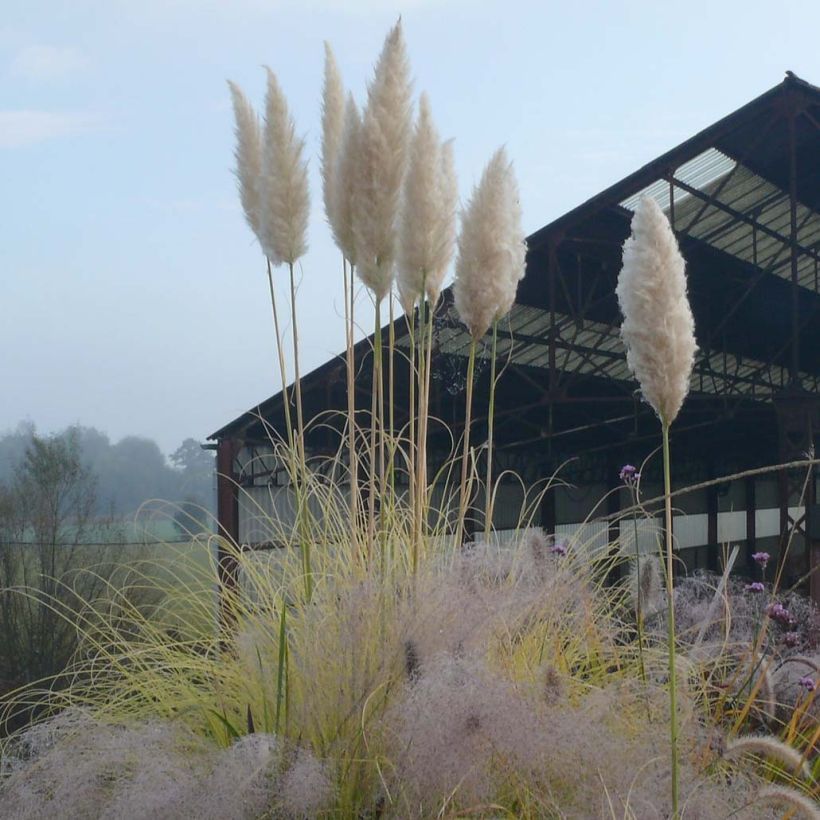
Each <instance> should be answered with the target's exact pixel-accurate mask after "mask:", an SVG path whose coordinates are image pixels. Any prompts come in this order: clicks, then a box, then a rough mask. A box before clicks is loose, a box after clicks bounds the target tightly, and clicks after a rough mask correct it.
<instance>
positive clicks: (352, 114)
mask: <svg viewBox="0 0 820 820" xmlns="http://www.w3.org/2000/svg"><path fill="white" fill-rule="evenodd" d="M361 127H362V123H361V117H360V116H359V109H358V107H357V106H356V101H355V100H354V99H353V95H352V94H349V95H348V97H347V103H346V104H345V114H344V126H343V129H342V136H341V141H340V144H339V153H338V156H337V158H336V169H335V172H334V173H335V177H336V178H335V182H334V184H333V185H332V186H331V194H332V198H333V201H332V203H331V205H332V207H331V212H332V213H333V218H332V219H331V221H330V226H331V228H332V229H333V238H334V239H335V241H336V245H337V246H338V247H339V250H341V252H342V255H343V256H344V258H345V259H347V261H348V262H349V263H350V264H351V265H355V264H356V239H355V233H354V231H353V209H354V203H355V198H354V197H355V190H356V173H357V168H358V162H359V135H360V132H361Z"/></svg>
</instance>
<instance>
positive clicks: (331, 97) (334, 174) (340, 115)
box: [322, 43, 345, 233]
mask: <svg viewBox="0 0 820 820" xmlns="http://www.w3.org/2000/svg"><path fill="white" fill-rule="evenodd" d="M344 127H345V96H344V87H343V86H342V78H341V75H340V74H339V67H338V65H337V64H336V58H335V57H334V56H333V50H332V49H331V48H330V44H329V43H325V84H324V88H323V89H322V193H323V195H324V200H325V214H326V215H327V221H328V222H329V223H330V225H331V228H332V229H333V232H334V233H336V232H337V231H336V228H335V227H333V226H334V223H336V222H337V220H338V217H337V214H336V210H335V209H336V204H337V202H338V197H337V195H336V191H335V189H336V186H337V184H338V182H337V180H338V170H339V151H340V150H341V147H342V137H343V136H344Z"/></svg>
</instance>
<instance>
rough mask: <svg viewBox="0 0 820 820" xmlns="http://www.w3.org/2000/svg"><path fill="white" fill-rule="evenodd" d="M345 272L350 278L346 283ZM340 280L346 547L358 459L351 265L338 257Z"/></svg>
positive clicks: (354, 518) (354, 525) (354, 526)
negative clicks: (347, 513) (347, 511)
mask: <svg viewBox="0 0 820 820" xmlns="http://www.w3.org/2000/svg"><path fill="white" fill-rule="evenodd" d="M348 269H349V271H350V277H349V281H348ZM342 276H343V281H344V304H345V348H346V354H345V364H346V370H347V459H348V481H349V488H350V489H349V502H350V545H351V548H355V547H356V544H357V542H358V533H359V526H358V517H359V458H358V454H357V452H356V362H355V352H354V350H353V347H354V335H353V331H354V319H353V303H354V296H355V293H354V281H355V280H354V278H353V265H350V266H348V264H347V260H346V259H345V257H344V255H342Z"/></svg>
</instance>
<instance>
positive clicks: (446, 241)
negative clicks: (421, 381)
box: [398, 94, 458, 309]
mask: <svg viewBox="0 0 820 820" xmlns="http://www.w3.org/2000/svg"><path fill="white" fill-rule="evenodd" d="M457 196H458V191H457V186H456V178H455V168H454V163H453V151H452V143H451V142H448V143H447V144H446V145H442V144H441V141H440V139H439V136H438V133H437V132H436V128H435V125H434V124H433V117H432V114H431V113H430V103H429V101H428V99H427V95H426V94H422V95H421V99H420V101H419V116H418V121H417V122H416V127H415V130H414V132H413V137H412V140H411V142H410V157H409V162H408V167H407V177H406V178H405V182H404V197H403V201H402V208H401V217H400V232H399V249H398V281H399V292H400V294H401V297H402V305H403V306H404V307H405V309H407V305H406V304H405V302H406V301H408V300H409V302H410V304H411V305H412V304H413V303H415V301H416V300H417V299H418V298H419V297H420V296H421V295H422V293H425V292H426V294H427V295H428V296H429V298H430V301H431V302H432V303H433V304H435V302H436V301H437V300H438V296H439V293H440V292H441V285H442V282H443V281H444V275H445V273H446V271H447V266H448V265H449V264H450V260H451V259H452V257H453V247H454V244H455V231H456V228H455V221H456V198H457Z"/></svg>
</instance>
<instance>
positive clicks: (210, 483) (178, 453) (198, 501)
mask: <svg viewBox="0 0 820 820" xmlns="http://www.w3.org/2000/svg"><path fill="white" fill-rule="evenodd" d="M171 463H172V464H173V465H174V466H175V467H176V468H177V470H179V471H181V485H182V486H181V489H182V491H183V492H184V493H185V495H186V501H185V504H188V505H189V506H190V502H193V503H194V504H195V505H198V506H200V507H204V508H205V509H206V510H208V511H211V512H213V510H214V507H215V504H214V471H215V467H216V465H215V464H214V455H213V452H212V451H210V450H203V449H202V447H201V446H200V444H199V442H198V441H197V440H196V439H193V438H186V439H185V441H183V442H182V444H180V445H179V447H177V449H176V450H174V452H173V453H171ZM188 512H189V513H190V512H193V510H192V509H189V510H188ZM201 512H202V511H201V510H200V511H199V513H198V515H199V518H200V519H201V520H203V521H204V518H202V515H201ZM187 528H188V529H190V526H188V527H187Z"/></svg>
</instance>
